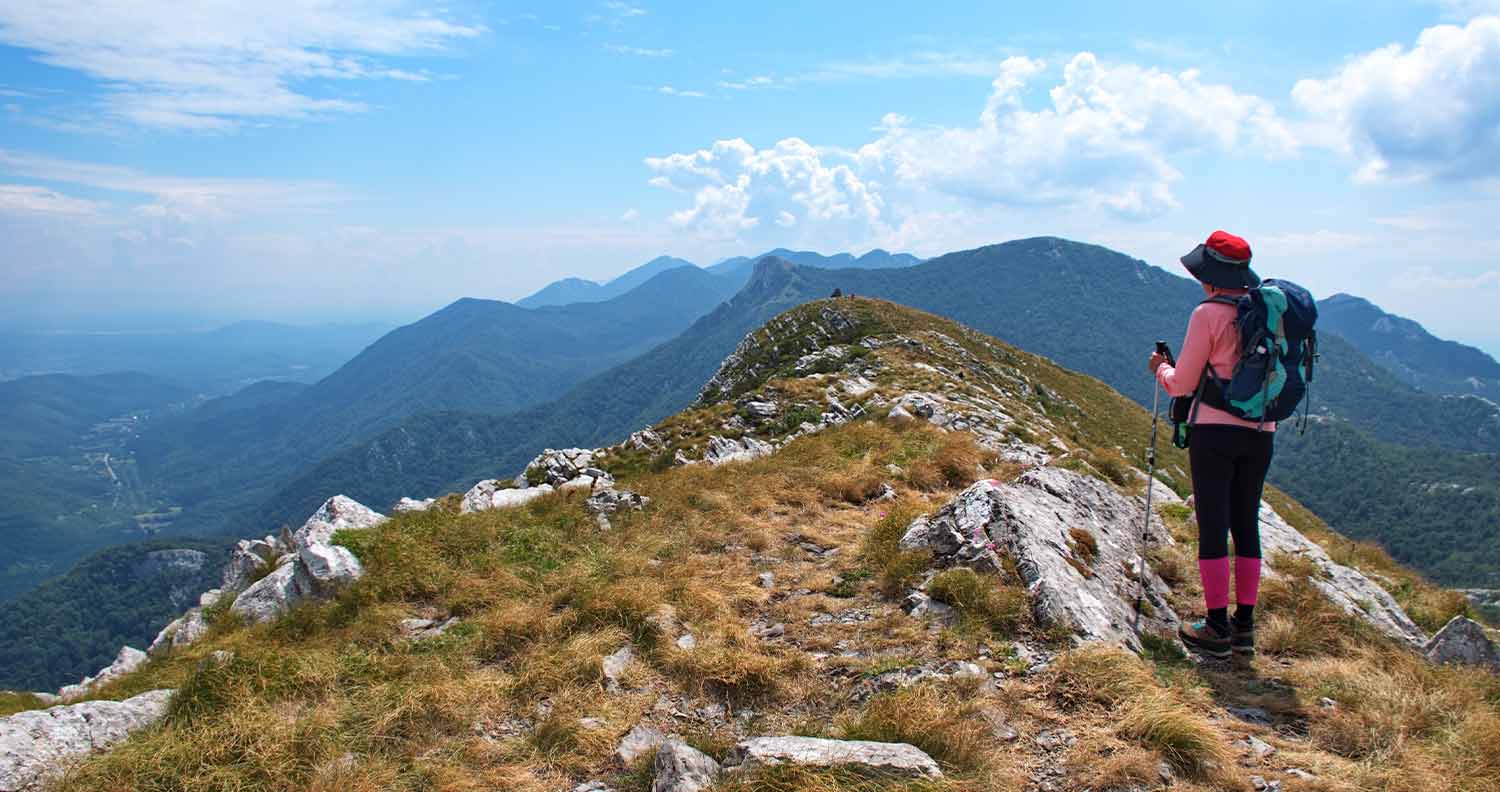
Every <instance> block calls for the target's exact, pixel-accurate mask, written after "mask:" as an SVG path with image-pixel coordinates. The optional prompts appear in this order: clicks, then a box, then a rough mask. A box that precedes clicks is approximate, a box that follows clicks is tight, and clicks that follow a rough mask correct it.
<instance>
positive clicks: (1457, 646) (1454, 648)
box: [1422, 616, 1500, 670]
mask: <svg viewBox="0 0 1500 792" xmlns="http://www.w3.org/2000/svg"><path fill="white" fill-rule="evenodd" d="M1422 654H1423V656H1425V657H1426V658H1427V659H1428V660H1429V661H1431V662H1433V663H1457V664H1460V665H1471V666H1480V667H1487V668H1493V669H1496V670H1500V648H1497V647H1496V646H1495V642H1494V641H1491V640H1490V637H1489V636H1488V635H1486V634H1485V632H1484V628H1483V627H1481V626H1480V625H1479V623H1478V622H1475V621H1474V620H1472V619H1469V618H1467V617H1464V616H1454V617H1453V618H1452V619H1450V620H1449V621H1448V623H1447V624H1445V625H1443V629H1441V630H1438V632H1437V635H1434V636H1432V640H1431V641H1428V642H1427V645H1426V646H1424V647H1423V648H1422Z"/></svg>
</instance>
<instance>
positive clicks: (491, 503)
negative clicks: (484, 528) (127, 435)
mask: <svg viewBox="0 0 1500 792" xmlns="http://www.w3.org/2000/svg"><path fill="white" fill-rule="evenodd" d="M552 492H553V488H552V485H551V484H543V485H541V486H539V487H526V488H523V489H516V488H509V487H505V486H504V485H503V484H502V483H501V482H500V481H497V480H495V479H487V480H485V481H481V482H479V483H478V484H475V485H474V487H473V488H472V489H470V490H469V491H468V492H466V493H464V499H463V503H462V504H461V505H460V506H459V507H458V511H459V513H460V514H472V513H474V512H479V511H486V510H489V509H506V508H510V507H512V506H520V505H522V504H525V503H530V502H531V501H534V500H536V499H537V498H540V497H542V496H543V495H548V494H551V493H552Z"/></svg>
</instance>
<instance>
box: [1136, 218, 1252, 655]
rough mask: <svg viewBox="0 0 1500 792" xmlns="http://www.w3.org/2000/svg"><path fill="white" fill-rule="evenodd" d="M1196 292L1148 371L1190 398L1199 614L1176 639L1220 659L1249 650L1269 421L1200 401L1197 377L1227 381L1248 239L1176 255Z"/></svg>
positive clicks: (1215, 239) (1216, 238)
mask: <svg viewBox="0 0 1500 792" xmlns="http://www.w3.org/2000/svg"><path fill="white" fill-rule="evenodd" d="M1181 260H1182V264H1183V266H1184V267H1187V270H1188V272H1189V273H1191V274H1192V276H1193V277H1194V278H1197V279H1198V282H1199V283H1200V284H1202V286H1203V293H1204V295H1205V299H1204V300H1203V302H1201V303H1200V304H1199V305H1198V307H1197V308H1196V309H1194V310H1193V315H1192V318H1191V319H1190V320H1189V321H1188V330H1187V338H1186V339H1185V340H1184V341H1183V343H1182V351H1181V353H1180V354H1179V355H1178V357H1177V360H1176V362H1175V365H1174V364H1173V362H1172V361H1170V359H1169V357H1167V356H1164V355H1162V354H1161V353H1160V352H1158V353H1156V354H1153V355H1152V356H1151V362H1150V366H1151V372H1152V373H1153V374H1154V375H1155V376H1156V379H1157V382H1159V383H1160V384H1161V386H1162V388H1163V389H1165V390H1166V392H1167V394H1168V395H1169V396H1173V397H1195V394H1196V397H1195V398H1193V403H1192V406H1191V411H1190V415H1191V418H1189V419H1188V421H1187V423H1188V424H1189V431H1190V432H1191V438H1192V439H1191V443H1190V444H1189V445H1188V459H1189V460H1190V463H1191V464H1190V467H1191V469H1192V475H1193V497H1194V507H1195V510H1196V511H1197V516H1198V574H1199V576H1200V577H1201V579H1202V581H1203V599H1204V604H1205V605H1206V606H1207V609H1208V617H1207V618H1206V619H1205V620H1204V621H1202V622H1197V623H1194V624H1191V625H1189V624H1184V625H1183V626H1182V627H1181V628H1180V629H1179V631H1178V632H1179V635H1180V636H1181V638H1182V640H1183V642H1184V643H1186V644H1187V645H1188V646H1189V647H1191V648H1192V649H1194V650H1195V651H1198V652H1200V653H1202V654H1205V655H1208V656H1212V657H1217V658H1226V657H1229V656H1230V653H1231V651H1233V652H1235V653H1240V654H1245V655H1253V654H1254V653H1255V601H1256V596H1257V594H1258V592H1259V589H1260V565H1261V553H1260V517H1259V515H1260V498H1261V490H1262V489H1263V487H1264V486H1265V481H1266V471H1267V469H1268V468H1269V467H1270V466H1271V453H1272V447H1273V441H1274V439H1275V436H1276V435H1275V433H1276V422H1275V421H1264V420H1262V421H1254V420H1246V419H1244V418H1239V417H1236V416H1235V415H1233V414H1231V413H1230V412H1228V411H1227V410H1224V409H1220V408H1218V407H1214V406H1212V405H1211V404H1207V403H1204V401H1205V399H1204V396H1203V388H1200V384H1206V383H1203V378H1204V376H1205V374H1206V373H1210V376H1211V379H1221V378H1227V377H1229V375H1230V373H1231V372H1233V371H1235V366H1236V364H1237V363H1238V362H1239V360H1240V335H1239V330H1238V329H1237V328H1236V326H1235V319H1236V315H1237V310H1236V307H1235V306H1236V303H1237V302H1238V300H1239V298H1240V297H1242V296H1244V295H1245V294H1247V293H1248V291H1249V290H1250V289H1253V288H1255V287H1257V286H1259V285H1260V284H1261V280H1260V277H1259V276H1258V275H1256V274H1255V272H1254V271H1252V270H1251V269H1250V243H1248V242H1246V241H1245V240H1244V239H1241V238H1240V237H1237V236H1235V235H1233V234H1230V233H1226V232H1224V231H1215V232H1214V233H1213V234H1212V235H1211V236H1210V237H1209V238H1208V241H1207V242H1206V243H1205V244H1202V245H1199V246H1197V247H1196V248H1194V249H1193V251H1192V252H1191V253H1188V254H1187V255H1185V256H1183V257H1182V259H1181ZM1231 536H1233V537H1234V555H1235V558H1234V570H1233V577H1234V589H1235V592H1234V593H1235V601H1236V603H1237V605H1238V607H1237V608H1236V609H1235V613H1234V618H1233V620H1231V619H1230V618H1229V579H1230V562H1229V538H1230V537H1231Z"/></svg>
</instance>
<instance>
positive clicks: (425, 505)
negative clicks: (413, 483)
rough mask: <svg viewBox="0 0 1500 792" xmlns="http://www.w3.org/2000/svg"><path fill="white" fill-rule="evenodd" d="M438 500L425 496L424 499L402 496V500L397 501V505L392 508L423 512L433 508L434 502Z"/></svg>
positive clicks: (394, 509)
mask: <svg viewBox="0 0 1500 792" xmlns="http://www.w3.org/2000/svg"><path fill="white" fill-rule="evenodd" d="M436 502H437V499H436V498H423V499H422V500H417V499H415V498H402V499H401V500H399V501H396V505H395V507H394V508H392V511H398V512H422V511H427V510H428V509H430V508H432V504H434V503H436Z"/></svg>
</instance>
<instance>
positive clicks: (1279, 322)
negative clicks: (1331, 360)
mask: <svg viewBox="0 0 1500 792" xmlns="http://www.w3.org/2000/svg"><path fill="white" fill-rule="evenodd" d="M1204 302H1217V303H1224V304H1225V305H1232V306H1234V307H1235V310H1236V311H1237V315H1236V317H1235V327H1236V328H1237V329H1238V330H1239V334H1240V357H1239V362H1237V363H1236V364H1235V366H1234V370H1233V371H1231V372H1222V373H1223V374H1228V376H1227V377H1224V376H1220V374H1221V372H1218V371H1215V370H1214V368H1213V364H1209V366H1208V368H1207V370H1205V371H1204V374H1203V378H1202V379H1201V380H1200V381H1199V383H1198V392H1197V393H1196V394H1194V396H1193V397H1182V401H1183V402H1190V403H1191V404H1192V405H1194V406H1193V407H1192V408H1191V412H1189V411H1188V409H1186V408H1187V407H1188V404H1187V403H1183V404H1181V405H1179V404H1176V403H1174V404H1173V417H1174V420H1178V421H1179V422H1181V423H1186V424H1191V423H1192V420H1193V418H1194V417H1196V414H1197V407H1196V405H1197V404H1207V405H1209V406H1210V407H1217V408H1219V409H1221V410H1224V411H1225V412H1227V413H1229V414H1230V415H1233V416H1235V417H1236V418H1242V419H1244V420H1247V421H1256V422H1258V423H1262V424H1264V423H1265V422H1267V421H1284V420H1286V419H1287V418H1290V417H1292V416H1293V415H1295V414H1296V412H1297V405H1298V404H1299V403H1301V402H1302V401H1303V397H1304V396H1305V395H1307V391H1308V386H1309V385H1310V384H1311V383H1312V379H1313V361H1314V360H1316V359H1317V356H1318V333H1317V330H1315V329H1314V325H1315V324H1317V321H1318V304H1317V302H1316V301H1315V300H1313V297H1312V295H1311V294H1309V293H1308V291H1307V290H1306V289H1304V288H1302V287H1301V286H1298V285H1297V284H1295V283H1292V282H1290V281H1284V280H1276V279H1268V280H1266V281H1264V282H1262V283H1261V285H1260V286H1258V287H1256V288H1254V289H1251V290H1250V291H1249V292H1248V293H1247V294H1245V296H1243V297H1227V296H1222V295H1221V296H1217V297H1210V298H1209V299H1208V300H1205V301H1204ZM1174 401H1175V400H1174ZM1179 415H1181V418H1178V416H1179ZM1303 425H1304V426H1305V425H1306V412H1304V413H1303ZM1175 436H1176V438H1177V441H1178V444H1179V445H1180V446H1182V447H1186V441H1187V436H1186V432H1184V431H1181V430H1179V431H1178V432H1177V433H1176V435H1175Z"/></svg>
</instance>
